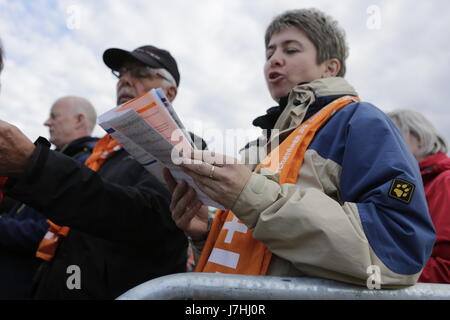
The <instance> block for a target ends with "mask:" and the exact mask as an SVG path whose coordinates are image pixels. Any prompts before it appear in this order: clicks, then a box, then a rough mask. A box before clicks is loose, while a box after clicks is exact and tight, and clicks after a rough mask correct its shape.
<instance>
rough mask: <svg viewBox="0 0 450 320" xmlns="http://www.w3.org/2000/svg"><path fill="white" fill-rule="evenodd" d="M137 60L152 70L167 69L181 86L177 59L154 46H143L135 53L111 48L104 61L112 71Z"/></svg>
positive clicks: (134, 51)
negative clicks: (125, 63)
mask: <svg viewBox="0 0 450 320" xmlns="http://www.w3.org/2000/svg"><path fill="white" fill-rule="evenodd" d="M130 59H135V60H137V61H139V62H142V63H143V64H145V65H147V66H149V67H152V68H163V69H166V70H167V71H168V72H169V73H170V74H171V75H172V77H173V78H174V79H175V82H176V83H177V86H178V85H179V84H180V73H179V72H178V66H177V62H176V61H175V59H174V58H173V57H172V55H171V54H170V52H169V51H167V50H164V49H159V48H157V47H154V46H142V47H139V48H137V49H134V50H133V51H127V50H123V49H117V48H111V49H108V50H106V51H105V52H104V53H103V61H104V62H105V64H106V65H107V66H108V67H109V68H111V69H112V70H118V69H120V67H122V65H123V64H124V62H125V61H127V60H130Z"/></svg>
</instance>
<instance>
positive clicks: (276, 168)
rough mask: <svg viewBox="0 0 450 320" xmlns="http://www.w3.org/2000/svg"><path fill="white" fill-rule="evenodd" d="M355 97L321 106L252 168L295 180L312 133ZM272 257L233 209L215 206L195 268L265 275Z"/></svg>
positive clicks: (205, 270)
mask: <svg viewBox="0 0 450 320" xmlns="http://www.w3.org/2000/svg"><path fill="white" fill-rule="evenodd" d="M355 101H360V100H359V98H357V97H352V96H345V97H341V98H339V99H337V100H335V101H333V102H331V103H330V104H328V105H327V106H326V107H324V108H322V109H321V110H320V111H319V112H317V113H316V114H314V115H313V116H311V118H309V119H308V120H306V121H305V122H304V123H303V124H301V125H300V126H299V127H297V128H296V129H295V130H294V131H293V132H292V133H291V134H290V135H289V136H288V137H287V138H286V139H285V140H284V141H283V143H281V144H280V145H279V146H278V147H277V148H275V149H274V150H273V151H272V152H271V153H270V154H269V155H268V156H267V157H266V158H265V159H264V160H263V161H262V162H261V163H260V164H259V165H258V167H256V169H255V171H254V172H259V169H260V167H264V168H267V169H268V170H270V171H272V172H275V173H278V174H279V176H280V181H279V183H280V184H283V183H292V184H295V183H296V182H297V178H298V173H299V172H300V168H301V166H302V164H303V157H304V155H305V152H306V150H307V148H308V146H309V145H310V144H311V142H312V140H313V138H314V135H315V134H316V133H317V131H318V130H319V129H320V128H321V127H322V126H323V125H324V124H325V123H326V122H327V121H328V120H329V119H330V118H331V117H332V116H333V115H334V113H335V112H336V111H338V110H340V109H342V108H343V107H345V106H346V105H348V104H350V103H351V102H355ZM280 159H281V161H280ZM271 258H272V252H270V250H269V249H267V247H266V246H265V245H264V244H263V243H262V242H261V241H258V240H256V239H254V238H253V232H252V230H250V229H248V227H247V226H246V225H245V224H243V223H242V222H240V221H239V219H238V218H237V217H236V216H235V215H234V214H233V212H231V211H230V210H218V211H217V213H216V216H215V218H214V222H213V225H212V226H211V231H210V233H209V235H208V239H207V240H206V244H205V246H204V249H203V251H202V254H201V256H200V259H199V262H198V264H197V267H196V270H195V271H197V272H211V273H216V272H220V273H234V274H248V275H265V274H266V273H267V270H268V268H269V264H270V260H271Z"/></svg>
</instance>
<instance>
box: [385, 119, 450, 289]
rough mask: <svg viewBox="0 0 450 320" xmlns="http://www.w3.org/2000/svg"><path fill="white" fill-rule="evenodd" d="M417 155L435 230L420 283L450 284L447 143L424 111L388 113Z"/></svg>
mask: <svg viewBox="0 0 450 320" xmlns="http://www.w3.org/2000/svg"><path fill="white" fill-rule="evenodd" d="M388 115H389V116H390V117H391V119H392V120H393V122H394V123H395V124H396V125H397V126H398V128H399V129H400V131H401V132H402V134H403V136H404V138H405V141H406V143H407V145H408V147H409V149H410V150H411V152H412V154H413V155H414V157H415V158H416V160H417V162H418V164H419V167H420V173H421V174H422V180H423V184H424V187H425V195H426V197H427V202H428V208H429V211H430V216H431V219H432V221H433V224H434V228H435V229H436V242H435V244H434V247H433V252H432V253H431V257H430V259H429V260H428V262H427V264H426V265H425V268H424V270H423V272H422V274H421V276H420V278H419V282H433V283H450V158H449V157H448V156H447V153H448V143H447V141H446V140H445V138H444V137H443V136H442V135H441V134H440V133H439V132H438V131H437V130H436V128H435V127H434V126H433V124H432V123H431V122H430V121H429V120H428V119H427V118H425V117H424V116H423V115H422V114H421V113H419V112H416V111H412V110H394V111H392V112H389V113H388Z"/></svg>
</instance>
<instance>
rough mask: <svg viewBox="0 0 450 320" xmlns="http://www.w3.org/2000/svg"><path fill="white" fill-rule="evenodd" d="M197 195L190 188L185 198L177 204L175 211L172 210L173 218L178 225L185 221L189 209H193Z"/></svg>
mask: <svg viewBox="0 0 450 320" xmlns="http://www.w3.org/2000/svg"><path fill="white" fill-rule="evenodd" d="M196 195H197V193H196V192H195V190H194V189H192V188H190V189H189V190H188V191H187V192H186V193H185V194H184V196H183V197H182V198H181V199H180V200H179V201H178V202H176V204H175V206H174V208H173V210H172V218H173V219H174V220H175V221H177V222H178V223H181V222H182V221H183V220H186V219H183V216H184V215H185V214H186V212H187V211H188V209H189V208H190V207H192V205H193V202H195V200H196Z"/></svg>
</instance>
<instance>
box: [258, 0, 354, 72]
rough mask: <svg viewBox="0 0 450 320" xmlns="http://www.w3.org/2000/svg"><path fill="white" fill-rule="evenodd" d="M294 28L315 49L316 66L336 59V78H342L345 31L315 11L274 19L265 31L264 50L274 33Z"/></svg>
mask: <svg viewBox="0 0 450 320" xmlns="http://www.w3.org/2000/svg"><path fill="white" fill-rule="evenodd" d="M289 27H295V28H297V29H299V30H301V31H303V32H304V33H305V34H306V36H307V37H308V39H309V40H311V42H312V43H313V44H314V46H315V47H316V49H317V64H321V63H322V62H324V61H326V60H329V59H333V58H335V59H338V60H339V62H340V63H341V69H340V70H339V72H338V74H337V76H338V77H344V76H345V72H346V65H345V60H346V59H347V57H348V45H347V43H346V40H345V31H344V30H343V29H342V28H341V27H340V26H339V24H338V22H337V21H336V20H334V19H333V18H332V17H330V16H327V15H326V14H324V13H323V12H322V11H319V10H317V9H313V8H311V9H299V10H289V11H286V12H284V13H282V14H280V15H279V16H277V17H275V19H273V21H272V22H271V23H270V25H269V26H268V27H267V29H266V35H265V41H266V48H267V46H268V45H269V42H270V39H271V38H272V36H273V35H274V34H275V33H278V32H280V31H282V30H284V29H286V28H289Z"/></svg>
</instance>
